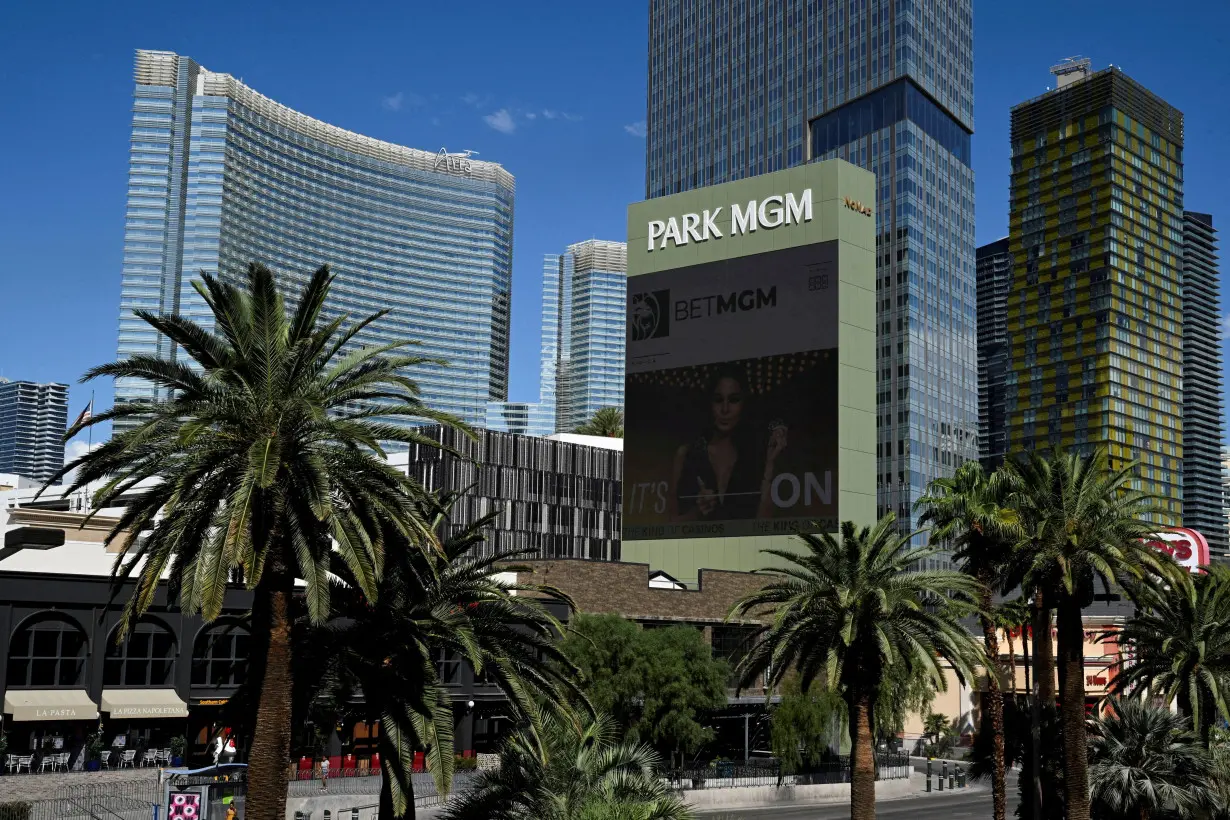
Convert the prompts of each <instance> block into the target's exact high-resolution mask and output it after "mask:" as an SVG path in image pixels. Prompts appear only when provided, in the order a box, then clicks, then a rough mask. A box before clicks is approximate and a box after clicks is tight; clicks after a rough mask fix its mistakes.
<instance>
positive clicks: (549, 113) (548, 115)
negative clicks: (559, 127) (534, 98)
mask: <svg viewBox="0 0 1230 820" xmlns="http://www.w3.org/2000/svg"><path fill="white" fill-rule="evenodd" d="M542 115H543V116H544V117H546V118H547V119H549V120H553V119H555V118H556V117H558V116H559V112H558V111H552V110H551V109H550V108H544V109H543V110H542Z"/></svg>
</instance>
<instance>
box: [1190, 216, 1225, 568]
mask: <svg viewBox="0 0 1230 820" xmlns="http://www.w3.org/2000/svg"><path fill="white" fill-rule="evenodd" d="M1217 274H1218V271H1217V230H1216V229H1215V228H1214V227H1213V217H1212V215H1210V214H1201V213H1195V212H1193V211H1185V212H1184V213H1183V526H1185V527H1191V528H1193V529H1196V530H1199V531H1200V532H1202V533H1203V534H1204V537H1205V538H1206V539H1207V540H1208V542H1209V552H1210V553H1211V554H1212V556H1213V557H1214V558H1217V559H1220V560H1223V561H1224V560H1226V559H1227V551H1228V550H1230V544H1228V543H1227V541H1228V540H1230V539H1228V538H1227V532H1226V498H1225V490H1224V488H1223V487H1222V466H1221V458H1222V455H1221V446H1222V445H1221V441H1222V433H1223V432H1224V426H1223V424H1222V418H1223V416H1222V411H1223V409H1224V407H1225V402H1224V393H1223V392H1222V375H1221V366H1222V356H1221V296H1220V292H1219V291H1220V288H1219V282H1218V275H1217Z"/></svg>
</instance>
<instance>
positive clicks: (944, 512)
mask: <svg viewBox="0 0 1230 820" xmlns="http://www.w3.org/2000/svg"><path fill="white" fill-rule="evenodd" d="M1010 491H1011V486H1010V484H1009V482H1008V481H1006V480H1005V479H1004V477H1003V476H1002V475H1001V474H1000V473H998V472H996V473H992V474H991V475H989V476H988V475H987V474H986V473H985V472H983V469H982V465H981V464H980V463H978V462H977V461H967V462H966V463H965V464H962V465H961V466H960V467H959V468H958V469H957V471H956V473H954V474H953V475H952V477H951V478H940V479H936V480H935V481H932V482H931V484H930V486H929V487H928V488H927V493H926V495H924V496H922V497H921V498H920V499H918V502H917V504H916V505H915V509H918V510H921V511H922V516H921V518H920V523H922V524H931V525H932V530H931V538H932V539H933V540H936V541H949V542H951V544H952V546H953V557H954V558H955V559H957V560H958V561H959V562H960V563H961V569H962V571H963V572H965V573H966V574H968V575H970V576H972V577H973V578H975V579H976V580H977V581H978V584H979V601H978V603H979V612H978V620H979V622H980V623H981V625H982V640H983V643H984V645H985V648H986V655H987V659H988V661H989V663H988V665H987V703H986V706H987V716H988V717H989V718H990V723H991V733H992V748H993V755H994V765H993V769H992V772H991V793H992V803H993V806H994V809H993V817H994V818H995V820H1004V818H1005V815H1006V812H1007V791H1006V787H1005V785H1004V778H1005V763H1004V693H1003V691H1002V690H1001V689H1000V683H999V678H1000V673H1001V670H1000V669H999V634H998V632H997V624H996V623H995V621H994V617H993V613H994V607H993V606H992V600H991V594H992V592H993V591H994V590H995V589H996V588H997V587H999V586H1000V583H1001V582H1002V580H1003V579H1002V578H1001V573H1002V570H1003V567H1004V565H1005V564H1006V563H1007V562H1008V558H1009V556H1010V555H1011V554H1012V549H1013V547H1014V546H1015V544H1016V542H1017V541H1018V540H1019V537H1020V526H1019V521H1018V517H1017V513H1016V511H1015V510H1014V509H1012V508H1011V507H1009V506H1008V505H1007V502H1008V497H1009V493H1010ZM1015 674H1016V670H1015V663H1013V675H1014V676H1015ZM1014 681H1015V677H1014Z"/></svg>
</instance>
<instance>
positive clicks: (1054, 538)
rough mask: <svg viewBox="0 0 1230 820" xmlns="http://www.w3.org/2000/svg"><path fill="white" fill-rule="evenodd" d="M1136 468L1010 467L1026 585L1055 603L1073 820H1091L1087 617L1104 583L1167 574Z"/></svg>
mask: <svg viewBox="0 0 1230 820" xmlns="http://www.w3.org/2000/svg"><path fill="white" fill-rule="evenodd" d="M1132 469H1133V465H1130V464H1129V465H1128V466H1126V467H1123V468H1120V469H1117V470H1115V469H1111V468H1110V467H1109V465H1108V463H1107V459H1106V454H1105V452H1104V451H1101V450H1098V451H1097V452H1095V453H1094V454H1093V455H1091V456H1088V457H1083V456H1080V455H1078V454H1070V455H1065V454H1063V453H1056V454H1054V455H1053V456H1051V457H1044V456H1041V455H1039V454H1037V453H1031V454H1030V455H1029V457H1028V458H1027V459H1024V460H1022V461H1020V462H1018V463H1016V464H1014V465H1013V466H1012V467H1011V468H1010V470H1011V471H1012V473H1013V477H1012V478H1011V480H1012V481H1013V482H1014V483H1015V484H1016V492H1017V493H1018V495H1017V499H1018V503H1017V508H1018V510H1019V511H1020V514H1021V520H1022V524H1023V526H1024V528H1025V532H1026V540H1025V541H1023V544H1022V550H1021V553H1022V557H1021V560H1022V563H1023V573H1024V574H1023V578H1024V583H1025V588H1035V589H1039V590H1042V591H1043V592H1044V594H1045V595H1046V597H1047V600H1048V601H1050V602H1053V603H1054V605H1055V612H1056V631H1057V635H1058V650H1059V651H1058V660H1059V664H1058V671H1059V684H1060V697H1059V709H1060V722H1061V725H1062V729H1061V731H1062V733H1063V753H1064V765H1063V769H1064V792H1065V794H1064V800H1065V805H1066V807H1067V813H1068V814H1067V816H1068V818H1069V820H1089V786H1088V783H1089V778H1088V765H1089V764H1088V755H1087V743H1086V734H1085V652H1084V643H1085V631H1084V625H1083V621H1082V610H1083V609H1084V607H1086V606H1088V605H1089V604H1090V603H1092V601H1093V596H1094V592H1095V584H1096V583H1097V582H1099V581H1100V582H1101V583H1102V584H1103V585H1104V586H1105V587H1106V588H1108V589H1109V588H1111V587H1112V586H1113V585H1115V584H1116V583H1117V582H1118V581H1119V580H1120V579H1142V578H1144V577H1146V575H1149V574H1154V575H1160V574H1162V564H1161V558H1160V553H1158V552H1157V551H1156V550H1154V549H1153V548H1152V547H1150V546H1149V545H1148V544H1147V543H1146V541H1147V538H1148V536H1150V535H1151V534H1152V533H1153V532H1154V531H1156V530H1157V528H1158V525H1157V524H1155V523H1151V519H1152V518H1153V516H1154V515H1155V514H1157V512H1158V511H1157V509H1156V508H1155V507H1154V506H1153V505H1152V503H1151V499H1150V497H1149V496H1146V495H1144V494H1142V493H1140V492H1138V491H1137V490H1134V489H1132V484H1133V483H1134V476H1133V474H1132ZM1035 634H1036V633H1035ZM1035 646H1037V642H1035ZM1038 683H1039V684H1041V681H1038Z"/></svg>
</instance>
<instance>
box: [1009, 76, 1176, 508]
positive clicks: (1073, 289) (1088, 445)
mask: <svg viewBox="0 0 1230 820" xmlns="http://www.w3.org/2000/svg"><path fill="white" fill-rule="evenodd" d="M1051 70H1052V72H1053V73H1055V74H1056V76H1057V78H1058V82H1057V87H1056V88H1055V89H1054V90H1052V91H1049V92H1047V93H1046V94H1043V95H1041V96H1039V97H1035V98H1034V99H1032V100H1028V101H1026V102H1023V103H1021V104H1020V105H1017V106H1015V107H1013V109H1012V124H1011V139H1012V175H1011V194H1010V198H1009V203H1010V211H1009V220H1008V234H1009V250H1010V252H1011V254H1012V286H1011V292H1010V296H1009V297H1008V303H1007V322H1008V324H1007V328H1008V344H1009V367H1008V371H1007V373H1006V376H1005V395H1006V399H1005V418H1006V427H1007V438H1008V452H1009V453H1010V454H1011V453H1014V452H1028V451H1031V450H1036V449H1045V448H1048V447H1055V446H1061V447H1063V448H1065V449H1068V450H1071V451H1074V452H1080V453H1091V452H1093V451H1094V450H1097V449H1103V450H1105V451H1106V452H1107V454H1108V457H1109V459H1110V464H1111V467H1112V468H1115V469H1118V468H1121V467H1124V466H1126V465H1127V464H1129V463H1133V462H1135V463H1136V464H1137V468H1136V469H1137V477H1136V478H1135V479H1134V480H1133V486H1134V488H1135V489H1138V490H1142V491H1144V492H1147V493H1150V494H1152V495H1155V496H1157V497H1158V501H1157V502H1156V503H1157V506H1158V507H1159V508H1160V509H1161V510H1164V511H1165V513H1164V514H1162V515H1160V516H1159V518H1160V519H1161V523H1165V524H1173V525H1177V524H1179V523H1180V522H1181V521H1182V520H1183V458H1184V441H1183V439H1184V426H1183V415H1184V413H1183V409H1184V395H1183V346H1184V338H1183V331H1184V311H1183V271H1182V264H1183V231H1184V225H1183V114H1182V112H1180V111H1178V110H1177V109H1175V108H1174V107H1173V106H1171V105H1169V104H1168V103H1166V101H1165V100H1163V99H1161V98H1160V97H1158V96H1157V95H1155V94H1153V93H1151V92H1150V91H1149V90H1148V89H1146V88H1145V87H1144V86H1142V85H1140V84H1139V83H1137V82H1136V81H1135V80H1133V79H1132V78H1131V77H1128V76H1127V75H1126V74H1124V73H1123V72H1122V71H1120V70H1119V69H1117V68H1114V67H1111V68H1107V69H1103V70H1102V71H1097V72H1094V73H1089V61H1088V60H1082V61H1074V62H1067V63H1062V64H1060V65H1058V66H1055V67H1054V68H1052V69H1051Z"/></svg>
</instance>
